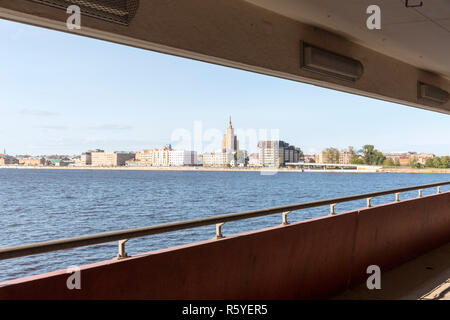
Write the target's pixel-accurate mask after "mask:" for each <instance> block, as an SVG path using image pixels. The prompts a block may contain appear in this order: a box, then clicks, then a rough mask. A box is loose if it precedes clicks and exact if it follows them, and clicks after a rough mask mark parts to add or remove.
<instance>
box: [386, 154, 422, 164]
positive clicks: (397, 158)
mask: <svg viewBox="0 0 450 320" xmlns="http://www.w3.org/2000/svg"><path fill="white" fill-rule="evenodd" d="M384 156H385V157H386V159H391V160H392V161H394V163H399V164H400V165H401V166H409V161H410V159H411V157H413V156H417V152H411V151H408V152H391V153H385V154H384Z"/></svg>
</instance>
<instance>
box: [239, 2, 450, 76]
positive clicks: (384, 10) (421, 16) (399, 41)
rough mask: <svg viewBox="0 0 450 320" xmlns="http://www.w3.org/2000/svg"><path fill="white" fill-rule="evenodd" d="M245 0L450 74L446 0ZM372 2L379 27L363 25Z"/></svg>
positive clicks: (449, 5) (449, 11)
mask: <svg viewBox="0 0 450 320" xmlns="http://www.w3.org/2000/svg"><path fill="white" fill-rule="evenodd" d="M246 1H248V2H251V3H253V4H255V5H258V6H260V7H263V8H265V9H268V10H271V11H273V12H276V13H279V14H281V15H284V16H287V17H289V18H292V19H295V20H297V21H300V22H304V23H307V24H311V25H314V26H317V27H320V28H323V29H326V30H329V31H332V32H334V33H338V34H341V35H343V36H345V37H347V38H348V39H350V40H353V41H355V42H357V43H359V44H361V45H363V46H365V47H368V48H370V49H372V50H375V51H378V52H380V53H383V54H385V55H388V56H391V57H393V58H396V59H398V60H402V61H404V62H406V63H409V64H411V65H414V66H416V67H419V68H421V69H424V70H428V71H432V72H435V73H438V74H440V75H443V76H445V77H447V78H449V79H450V0H422V1H423V6H422V7H420V8H406V7H405V2H406V0H384V1H383V0H246ZM409 3H410V4H413V5H414V4H419V3H420V0H409ZM373 4H376V5H378V6H379V7H380V8H381V30H369V29H368V28H367V27H366V20H367V18H368V17H369V15H368V14H367V13H366V9H367V7H368V6H369V5H373Z"/></svg>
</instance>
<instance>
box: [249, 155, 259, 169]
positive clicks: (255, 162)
mask: <svg viewBox="0 0 450 320" xmlns="http://www.w3.org/2000/svg"><path fill="white" fill-rule="evenodd" d="M248 166H249V167H260V166H261V163H260V162H259V153H251V154H250V155H249V156H248Z"/></svg>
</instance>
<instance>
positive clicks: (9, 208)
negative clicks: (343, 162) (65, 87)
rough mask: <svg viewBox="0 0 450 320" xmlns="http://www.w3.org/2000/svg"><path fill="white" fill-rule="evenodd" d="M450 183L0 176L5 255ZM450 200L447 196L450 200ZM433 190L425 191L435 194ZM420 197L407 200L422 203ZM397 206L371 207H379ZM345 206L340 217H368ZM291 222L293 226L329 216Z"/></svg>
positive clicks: (7, 267)
mask: <svg viewBox="0 0 450 320" xmlns="http://www.w3.org/2000/svg"><path fill="white" fill-rule="evenodd" d="M447 180H450V175H448V174H447V175H446V174H392V173H386V174H382V173H377V174H356V173H293V172H283V173H278V174H276V175H270V176H268V175H260V174H259V173H258V172H204V171H198V172H195V171H194V172H191V171H185V172H183V171H104V170H43V169H39V170H12V169H0V217H1V225H2V227H1V233H0V247H9V246H14V245H21V244H26V243H33V242H40V241H47V240H56V239H61V238H67V237H74V236H80V235H86V234H93V233H99V232H107V231H114V230H120V229H128V228H135V227H143V226H149V225H155V224H160V223H167V222H174V221H181V220H187V219H195V218H201V217H209V216H213V215H219V214H224V213H231V212H239V211H246V210H252V209H261V208H267V207H273V206H278V205H286V204H292V203H299V202H305V201H312V200H320V199H326V198H334V197H340V196H347V195H352V194H359V193H365V192H372V191H377V190H384V189H392V188H398V187H406V186H414V185H419V184H427V183H434V182H440V181H447ZM446 190H450V188H449V187H448V186H447V187H444V188H443V191H446ZM435 191H436V190H435V189H433V190H426V191H425V192H424V194H430V193H432V192H435ZM416 195H417V192H411V193H408V194H403V195H402V198H406V197H415V196H416ZM393 198H394V196H393V195H392V196H385V197H380V198H376V199H374V204H380V203H383V202H390V201H392V200H393ZM364 205H365V201H364V200H361V201H355V202H349V203H345V204H340V205H338V206H337V207H336V210H337V211H338V212H343V211H346V210H350V209H356V208H361V207H364ZM328 212H329V207H321V208H314V209H308V210H302V211H297V212H293V213H291V214H290V215H289V221H295V220H304V219H309V218H312V217H317V216H321V215H326V214H328ZM280 223H281V215H274V216H270V217H261V218H255V219H250V220H245V221H237V222H232V223H227V224H225V225H224V227H223V233H224V235H227V234H232V233H238V232H243V231H248V230H254V229H259V228H264V227H268V226H274V225H278V224H280ZM214 236H215V227H214V226H207V227H202V228H197V229H192V230H184V231H178V232H173V233H167V234H162V235H155V236H149V237H145V238H140V239H132V240H130V241H128V243H127V245H126V249H127V252H128V253H129V254H136V253H141V252H146V251H151V250H154V249H161V248H166V247H170V246H174V245H179V244H183V243H189V242H193V241H199V240H205V239H211V238H213V237H214ZM116 255H117V242H113V243H110V244H105V245H96V246H90V247H84V248H77V249H72V250H65V251H59V252H52V253H48V254H40V255H35V256H30V257H24V258H17V259H10V260H4V261H0V281H5V280H9V279H14V278H18V277H23V276H28V275H33V274H39V273H43V272H48V271H54V270H59V269H66V268H68V267H69V266H73V265H83V264H87V263H92V262H96V261H101V260H105V259H110V258H113V257H115V256H116Z"/></svg>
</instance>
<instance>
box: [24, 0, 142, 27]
mask: <svg viewBox="0 0 450 320" xmlns="http://www.w3.org/2000/svg"><path fill="white" fill-rule="evenodd" d="M28 1H32V2H37V3H40V4H43V5H47V6H49V7H54V8H59V9H63V10H66V9H67V7H69V6H70V5H77V6H79V7H80V9H81V14H83V15H86V16H89V17H93V18H97V19H101V20H104V21H109V22H114V23H117V24H121V25H125V26H128V25H129V23H130V21H131V20H132V19H133V17H134V15H135V14H136V11H137V9H138V6H139V0H28Z"/></svg>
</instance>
